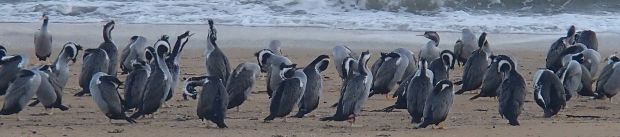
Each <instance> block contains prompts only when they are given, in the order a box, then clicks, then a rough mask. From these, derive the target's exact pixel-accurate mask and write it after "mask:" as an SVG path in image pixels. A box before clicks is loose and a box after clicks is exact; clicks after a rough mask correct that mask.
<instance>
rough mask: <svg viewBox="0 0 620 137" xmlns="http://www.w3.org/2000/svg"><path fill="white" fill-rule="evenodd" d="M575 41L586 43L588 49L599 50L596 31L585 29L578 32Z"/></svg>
mask: <svg viewBox="0 0 620 137" xmlns="http://www.w3.org/2000/svg"><path fill="white" fill-rule="evenodd" d="M575 42H576V43H582V44H584V45H586V47H588V49H593V50H598V38H596V32H594V31H591V30H584V31H579V32H577V34H576V36H575Z"/></svg>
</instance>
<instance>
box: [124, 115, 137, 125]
mask: <svg viewBox="0 0 620 137" xmlns="http://www.w3.org/2000/svg"><path fill="white" fill-rule="evenodd" d="M125 120H127V122H129V123H131V124H134V123H138V122H136V120H134V119H133V118H130V117H127V116H125Z"/></svg>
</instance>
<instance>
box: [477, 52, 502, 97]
mask: <svg viewBox="0 0 620 137" xmlns="http://www.w3.org/2000/svg"><path fill="white" fill-rule="evenodd" d="M490 58H491V60H492V61H491V65H489V67H488V68H487V71H486V72H485V74H484V76H483V79H482V87H481V88H480V93H478V94H477V95H475V96H473V97H471V98H470V99H469V100H474V99H477V98H479V97H496V96H497V89H498V88H499V86H500V85H501V84H502V80H503V78H504V76H503V75H502V73H500V72H499V71H498V70H497V69H498V65H499V60H497V58H496V56H491V57H490Z"/></svg>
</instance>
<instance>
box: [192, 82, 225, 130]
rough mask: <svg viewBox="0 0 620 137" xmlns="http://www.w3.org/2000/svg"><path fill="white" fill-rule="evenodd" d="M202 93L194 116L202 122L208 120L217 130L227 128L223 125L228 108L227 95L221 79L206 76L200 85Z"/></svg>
mask: <svg viewBox="0 0 620 137" xmlns="http://www.w3.org/2000/svg"><path fill="white" fill-rule="evenodd" d="M202 86H203V87H202V92H201V93H200V98H199V102H198V108H197V109H196V114H198V118H199V119H200V120H202V121H205V120H209V121H211V122H213V123H215V124H216V125H217V127H218V128H228V126H226V124H225V123H224V119H225V118H226V110H227V108H226V107H227V106H228V93H226V88H225V87H224V83H222V79H219V78H218V77H216V76H207V77H206V80H205V82H204V84H203V85H202Z"/></svg>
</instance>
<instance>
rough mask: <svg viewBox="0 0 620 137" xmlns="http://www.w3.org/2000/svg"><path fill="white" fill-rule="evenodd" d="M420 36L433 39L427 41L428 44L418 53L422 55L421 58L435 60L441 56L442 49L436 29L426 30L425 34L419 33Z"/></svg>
mask: <svg viewBox="0 0 620 137" xmlns="http://www.w3.org/2000/svg"><path fill="white" fill-rule="evenodd" d="M418 36H424V37H426V38H428V39H430V40H431V41H429V42H428V43H426V46H424V47H422V49H420V53H419V54H418V55H420V57H419V58H420V60H422V59H424V60H430V61H432V60H435V59H437V58H439V53H440V52H441V49H439V47H438V46H439V34H437V32H435V31H426V32H424V35H418Z"/></svg>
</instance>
